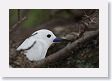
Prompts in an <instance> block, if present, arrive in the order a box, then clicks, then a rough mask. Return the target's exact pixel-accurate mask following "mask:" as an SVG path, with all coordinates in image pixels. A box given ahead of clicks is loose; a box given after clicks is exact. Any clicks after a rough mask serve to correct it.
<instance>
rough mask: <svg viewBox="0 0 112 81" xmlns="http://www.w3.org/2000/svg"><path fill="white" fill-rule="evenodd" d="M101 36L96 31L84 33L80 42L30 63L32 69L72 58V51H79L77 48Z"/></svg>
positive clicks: (77, 41)
mask: <svg viewBox="0 0 112 81" xmlns="http://www.w3.org/2000/svg"><path fill="white" fill-rule="evenodd" d="M98 36H99V30H96V31H90V32H86V33H84V35H83V36H82V37H81V38H79V39H78V40H76V41H74V42H73V43H70V44H68V45H67V46H66V47H65V48H63V49H61V50H59V51H58V52H56V53H54V54H51V55H50V56H48V57H46V58H45V59H43V60H40V61H37V62H36V61H35V62H33V63H30V64H29V65H30V67H31V68H35V67H36V68H37V67H44V66H45V65H48V64H51V63H54V62H56V61H59V60H62V59H64V58H66V57H68V56H70V53H71V51H72V50H78V48H77V47H79V46H80V45H83V44H84V43H86V42H88V41H92V40H93V39H94V38H96V37H98Z"/></svg>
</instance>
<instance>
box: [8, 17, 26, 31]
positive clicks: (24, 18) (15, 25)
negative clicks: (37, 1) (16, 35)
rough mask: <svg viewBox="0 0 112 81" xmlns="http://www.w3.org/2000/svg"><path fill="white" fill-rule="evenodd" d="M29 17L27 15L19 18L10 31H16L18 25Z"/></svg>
mask: <svg viewBox="0 0 112 81" xmlns="http://www.w3.org/2000/svg"><path fill="white" fill-rule="evenodd" d="M26 19H27V17H23V18H22V19H21V20H19V21H18V22H17V23H16V24H14V25H13V26H12V27H11V29H10V30H9V32H10V33H11V32H13V31H14V29H15V28H16V27H18V26H19V25H20V24H21V23H22V22H23V21H24V20H26Z"/></svg>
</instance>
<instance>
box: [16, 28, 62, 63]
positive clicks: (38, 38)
mask: <svg viewBox="0 0 112 81" xmlns="http://www.w3.org/2000/svg"><path fill="white" fill-rule="evenodd" d="M58 41H60V40H58V39H56V36H55V35H54V34H53V33H52V32H51V31H49V30H46V29H42V30H39V31H36V32H34V33H33V34H32V35H31V36H30V37H29V38H27V39H26V40H25V41H24V42H23V43H22V44H21V45H20V46H19V47H18V48H17V51H20V50H24V54H25V55H26V57H27V58H28V59H29V60H31V61H38V60H41V59H44V58H45V56H46V53H47V50H48V48H49V47H50V45H51V44H52V43H53V42H58Z"/></svg>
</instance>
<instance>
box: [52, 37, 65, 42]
mask: <svg viewBox="0 0 112 81" xmlns="http://www.w3.org/2000/svg"><path fill="white" fill-rule="evenodd" d="M63 41H66V39H64V38H55V39H54V40H53V42H55V43H57V42H63Z"/></svg>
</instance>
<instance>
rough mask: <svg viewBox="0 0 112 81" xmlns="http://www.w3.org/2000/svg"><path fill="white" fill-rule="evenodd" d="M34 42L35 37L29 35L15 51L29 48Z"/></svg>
mask: <svg viewBox="0 0 112 81" xmlns="http://www.w3.org/2000/svg"><path fill="white" fill-rule="evenodd" d="M35 43H36V41H35V39H34V38H32V37H29V38H27V39H26V40H25V41H24V42H23V43H22V44H21V45H20V46H19V47H18V48H17V51H19V50H26V49H29V48H30V47H32V45H34V44H35Z"/></svg>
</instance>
